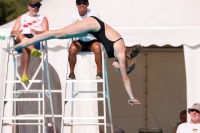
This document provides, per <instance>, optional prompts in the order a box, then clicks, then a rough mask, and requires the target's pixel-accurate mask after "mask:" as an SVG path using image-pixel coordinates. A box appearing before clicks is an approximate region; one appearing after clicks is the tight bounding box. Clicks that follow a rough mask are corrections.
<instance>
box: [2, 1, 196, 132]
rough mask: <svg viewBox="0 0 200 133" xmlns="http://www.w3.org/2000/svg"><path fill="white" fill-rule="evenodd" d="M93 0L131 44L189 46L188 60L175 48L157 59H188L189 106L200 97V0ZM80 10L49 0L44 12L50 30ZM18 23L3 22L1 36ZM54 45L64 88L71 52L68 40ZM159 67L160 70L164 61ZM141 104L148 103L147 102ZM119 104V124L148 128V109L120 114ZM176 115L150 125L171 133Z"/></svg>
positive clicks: (134, 128)
mask: <svg viewBox="0 0 200 133" xmlns="http://www.w3.org/2000/svg"><path fill="white" fill-rule="evenodd" d="M89 3H90V5H89V7H90V8H92V9H95V10H97V11H98V12H99V14H100V17H101V19H102V20H103V21H104V22H106V23H107V24H109V25H111V26H112V27H114V28H115V29H116V30H117V31H118V32H119V33H120V34H121V35H122V37H123V39H124V41H125V43H126V45H127V46H133V45H136V44H141V45H142V46H144V47H148V46H150V45H157V46H164V45H171V46H173V47H177V46H181V45H183V47H184V60H182V57H183V55H182V54H179V53H175V54H173V56H172V55H171V53H170V54H169V55H168V53H166V55H163V58H162V59H161V60H159V59H157V61H156V62H155V64H156V63H157V64H159V62H158V61H160V62H162V60H164V61H163V63H166V65H167V66H168V68H169V67H170V65H172V64H167V63H168V62H167V61H168V59H169V58H166V56H169V57H171V58H170V61H172V60H173V61H174V62H173V63H174V64H176V63H180V62H178V61H181V63H182V64H183V65H184V64H185V74H186V79H185V80H186V83H187V85H186V84H184V85H183V86H182V87H184V86H186V89H187V91H186V92H187V106H191V105H192V104H193V103H194V102H200V97H199V91H200V89H198V88H199V86H200V82H198V80H199V79H200V72H199V71H200V69H199V68H200V62H199V61H200V59H199V58H200V56H199V53H200V52H199V50H200V48H199V44H200V37H199V35H200V25H199V24H200V19H199V17H198V16H199V14H200V9H199V5H200V1H199V0H193V1H192V2H191V1H190V0H184V1H182V0H165V1H160V0H140V1H137V0H126V1H122V0H101V1H95V0H89ZM74 10H76V6H75V0H74V1H69V0H43V1H42V7H41V9H40V13H42V14H44V15H45V16H47V18H48V20H49V25H50V29H57V28H62V27H64V26H65V25H66V21H67V17H68V15H69V13H70V12H72V11H74ZM13 25H14V21H13V22H10V23H8V24H5V25H3V26H0V36H1V38H2V36H5V37H8V35H9V33H10V30H11V28H12V27H13ZM1 38H0V44H1V45H0V46H1V52H0V53H1V56H0V62H1V64H5V58H4V57H5V48H6V40H7V38H6V39H1ZM48 44H49V45H48V46H49V62H50V64H51V65H52V67H53V68H54V70H55V71H56V73H58V76H59V80H60V82H61V88H64V87H65V83H64V80H65V78H66V73H65V72H66V70H65V68H66V64H67V58H66V59H63V58H62V59H61V58H60V57H63V56H65V55H67V53H66V52H67V51H66V44H67V40H56V39H55V40H49V41H48ZM172 52H173V51H172ZM150 54H151V57H154V55H157V54H153V53H150ZM162 54H164V53H162V52H161V53H160V54H159V55H157V56H155V58H156V57H158V56H160V55H162ZM143 55H145V53H144V54H143V53H141V55H139V56H138V59H137V62H138V66H137V68H136V70H135V71H140V72H141V71H142V72H143V71H144V70H141V69H142V68H143V67H144V66H143V65H142V64H143V63H141V62H142V61H143V62H145V60H144V57H143ZM160 57H162V56H160ZM176 57H180V58H178V59H177V60H176V59H175V58H176ZM158 58H159V57H158ZM149 60H150V61H152V60H151V59H149ZM181 63H180V64H181ZM63 64H64V65H63ZM93 64H94V62H93ZM94 65H95V64H94ZM109 65H110V64H109ZM77 66H78V65H77ZM167 66H166V69H167ZM108 67H109V66H108ZM160 67H161V66H160ZM1 68H2V69H1V70H2V71H0V73H1V74H4V71H3V70H5V65H1ZM156 68H158V69H159V66H158V67H156ZM176 68H177V71H178V70H179V69H181V70H182V71H184V66H183V68H182V67H181V66H178V64H177V66H176ZM79 69H80V68H79V67H77V68H76V70H77V71H79ZM108 69H109V68H108ZM158 69H157V70H155V72H156V71H158ZM109 72H110V73H111V72H114V71H111V70H109ZM160 72H162V71H160ZM92 74H93V75H95V69H94V72H92ZM134 74H135V75H137V76H136V77H139V79H142V78H140V77H142V76H144V75H140V74H141V73H139V72H138V73H137V72H134ZM180 75H181V74H180ZM183 75H184V74H183ZM174 77H176V76H174ZM183 77H184V76H183ZM80 78H84V77H81V76H80ZM109 78H110V80H111V83H110V84H115V83H112V79H113V78H114V76H113V77H112V76H110V77H109ZM149 78H151V77H149ZM163 78H165V75H163ZM172 78H173V77H172ZM166 79H168V77H166ZM158 80H159V79H158ZM174 80H177V79H174ZM119 81H120V77H119ZM134 81H137V82H134ZM0 82H1V85H2V87H3V80H1V81H0ZM155 82H156V81H155ZM157 82H159V81H157ZM132 84H133V88H134V87H135V86H137V87H139V88H140V87H144V86H145V85H144V84H143V82H141V81H138V79H137V78H135V77H133V83H132ZM174 84H177V85H178V84H182V83H180V82H176V83H174ZM111 86H112V85H111ZM163 86H164V85H163ZM2 87H1V88H2ZM122 88H123V87H122ZM172 88H173V87H172ZM169 89H170V88H169ZM121 90H122V89H121ZM164 91H165V90H164ZM164 91H163V93H164ZM169 91H172V92H173V91H175V90H169ZM117 92H118V90H115V91H114V92H113V93H117ZM123 92H124V90H123ZM134 94H135V96H136V97H139V98H138V99H143V95H142V94H141V93H140V91H139V90H137V91H136V93H135V91H134ZM181 94H182V93H181ZM113 95H118V94H113ZM124 95H125V96H122V99H123V98H125V99H127V98H128V97H127V94H125V93H124ZM141 95H142V96H141ZM152 95H153V96H154V95H156V94H155V93H154V94H152ZM113 97H114V96H113ZM170 98H171V97H170ZM176 98H177V97H176ZM176 98H174V99H173V98H172V99H168V100H169V101H170V102H169V103H170V104H169V105H168V104H167V105H165V106H166V107H169V108H170V107H171V106H172V107H174V106H173V105H174V101H173V100H177V99H178V100H179V101H181V102H182V100H181V99H184V98H182V97H181V96H180V97H178V98H177V99H176ZM166 99H167V98H166ZM116 100H117V99H115V100H113V101H116ZM141 101H142V103H144V102H145V100H141ZM158 101H159V100H158ZM111 102H112V93H111ZM113 103H114V102H113ZM117 104H118V105H117ZM123 104H125V103H124V102H119V101H118V102H117V103H114V104H113V105H114V107H116V106H122V107H123V106H124V105H123ZM149 104H151V105H152V106H155V105H158V106H160V107H161V105H162V104H163V103H157V102H156V103H152V102H151V101H149ZM111 105H112V103H111ZM115 105H116V106H115ZM144 105H145V104H144ZM141 106H142V107H143V104H142V105H141ZM148 106H149V105H148ZM112 107H113V106H112ZM114 107H113V108H112V112H113V113H114V116H113V119H114V124H115V123H116V124H115V125H118V124H119V125H120V126H122V127H124V128H125V130H126V131H127V132H138V129H139V128H141V127H145V124H144V123H145V122H144V121H145V112H144V108H142V107H133V108H132V109H131V111H132V112H131V111H130V108H127V107H124V110H125V111H124V112H126V114H123V113H118V112H117V111H116V109H115V108H114ZM125 108H126V109H125ZM175 108H176V110H178V112H180V111H181V110H182V109H184V103H180V104H179V105H177V107H175ZM154 109H155V108H154ZM155 110H156V109H155ZM161 110H162V109H161ZM153 111H154V110H153ZM153 111H152V112H153ZM142 112H143V113H142ZM132 113H133V114H132ZM156 113H157V112H156ZM159 114H160V115H163V114H166V110H162V111H161V112H159ZM138 115H139V118H138ZM176 115H177V119H176V120H172V119H174V118H172V119H169V121H164V120H163V121H160V120H158V119H156V118H155V119H154V120H152V121H151V122H150V124H149V125H148V126H147V127H152V126H157V127H160V128H162V129H163V131H164V132H171V130H172V129H171V130H170V128H172V127H173V126H174V121H175V122H176V121H178V115H179V114H176ZM167 116H169V117H170V115H167ZM116 117H117V118H116ZM129 117H131V118H129ZM120 121H121V123H120ZM158 123H159V124H160V123H161V124H160V125H159V124H158ZM169 127H170V128H169ZM94 130H95V129H94ZM95 131H96V130H95Z"/></svg>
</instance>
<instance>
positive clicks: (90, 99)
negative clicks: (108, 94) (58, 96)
mask: <svg viewBox="0 0 200 133" xmlns="http://www.w3.org/2000/svg"><path fill="white" fill-rule="evenodd" d="M65 101H104V98H65Z"/></svg>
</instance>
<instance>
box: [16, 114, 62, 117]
mask: <svg viewBox="0 0 200 133" xmlns="http://www.w3.org/2000/svg"><path fill="white" fill-rule="evenodd" d="M18 116H20V117H37V116H38V117H42V116H43V115H41V114H40V115H39V114H24V115H18ZM53 116H54V117H62V115H53ZM45 117H52V115H51V114H45Z"/></svg>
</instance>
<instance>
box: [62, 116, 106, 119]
mask: <svg viewBox="0 0 200 133" xmlns="http://www.w3.org/2000/svg"><path fill="white" fill-rule="evenodd" d="M63 119H68V120H75V119H76V120H84V119H87V120H88V119H90V120H92V119H102V120H104V117H103V116H98V117H63Z"/></svg>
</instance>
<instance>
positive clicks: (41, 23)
mask: <svg viewBox="0 0 200 133" xmlns="http://www.w3.org/2000/svg"><path fill="white" fill-rule="evenodd" d="M40 2H41V0H30V1H29V4H28V10H29V11H28V13H26V14H23V15H22V16H19V17H18V18H17V20H16V22H15V25H14V27H13V29H12V31H11V34H16V35H17V38H16V43H20V42H21V41H22V40H23V38H24V37H27V38H32V37H34V36H35V35H37V34H41V33H43V32H45V31H47V30H49V25H48V20H47V18H46V17H45V16H44V15H41V14H38V12H39V9H40V6H41V3H40ZM20 51H21V52H22V66H23V71H22V76H21V81H22V82H29V77H28V75H27V70H28V65H29V61H30V55H31V56H33V57H40V56H41V52H39V51H38V50H37V49H36V46H35V45H31V46H29V47H27V48H23V49H21V50H19V52H20Z"/></svg>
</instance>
